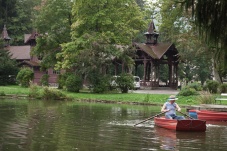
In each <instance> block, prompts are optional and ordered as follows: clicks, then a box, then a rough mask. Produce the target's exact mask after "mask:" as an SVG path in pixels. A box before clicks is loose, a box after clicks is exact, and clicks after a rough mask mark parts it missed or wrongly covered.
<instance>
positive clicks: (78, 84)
mask: <svg viewBox="0 0 227 151" xmlns="http://www.w3.org/2000/svg"><path fill="white" fill-rule="evenodd" d="M65 85H66V89H67V91H70V92H79V90H80V89H81V88H82V86H83V81H82V78H81V77H80V76H78V75H70V76H68V78H67V79H66V82H65Z"/></svg>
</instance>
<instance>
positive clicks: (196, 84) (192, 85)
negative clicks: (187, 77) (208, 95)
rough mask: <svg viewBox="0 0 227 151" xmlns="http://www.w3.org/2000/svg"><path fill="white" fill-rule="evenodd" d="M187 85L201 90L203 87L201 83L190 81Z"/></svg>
mask: <svg viewBox="0 0 227 151" xmlns="http://www.w3.org/2000/svg"><path fill="white" fill-rule="evenodd" d="M187 87H189V88H194V89H195V90H196V91H201V90H202V89H203V88H202V85H201V84H200V83H198V82H193V83H190V84H189V85H188V86H187Z"/></svg>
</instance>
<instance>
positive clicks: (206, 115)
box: [189, 110, 227, 121]
mask: <svg viewBox="0 0 227 151" xmlns="http://www.w3.org/2000/svg"><path fill="white" fill-rule="evenodd" d="M189 115H190V116H194V117H197V118H198V119H200V120H208V121H227V112H217V111H209V110H189Z"/></svg>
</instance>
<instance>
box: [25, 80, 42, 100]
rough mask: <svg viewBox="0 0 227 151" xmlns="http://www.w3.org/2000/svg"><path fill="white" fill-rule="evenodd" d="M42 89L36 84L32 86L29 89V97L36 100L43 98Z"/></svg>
mask: <svg viewBox="0 0 227 151" xmlns="http://www.w3.org/2000/svg"><path fill="white" fill-rule="evenodd" d="M42 93H43V92H42V87H40V86H38V85H36V84H31V85H30V87H29V94H28V96H29V97H31V98H36V99H40V98H41V94H42Z"/></svg>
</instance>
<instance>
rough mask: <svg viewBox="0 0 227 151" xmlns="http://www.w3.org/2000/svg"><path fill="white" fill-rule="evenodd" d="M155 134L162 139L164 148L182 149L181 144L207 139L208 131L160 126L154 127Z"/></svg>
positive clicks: (161, 142) (161, 144)
mask: <svg viewBox="0 0 227 151" xmlns="http://www.w3.org/2000/svg"><path fill="white" fill-rule="evenodd" d="M154 134H155V136H156V138H158V140H159V141H160V148H161V149H162V150H180V149H179V144H182V143H186V144H191V142H195V141H197V140H199V141H204V142H205V139H206V132H200V133H198V132H184V131H173V130H168V129H164V128H161V127H158V126H156V127H154ZM180 142H182V143H180Z"/></svg>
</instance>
